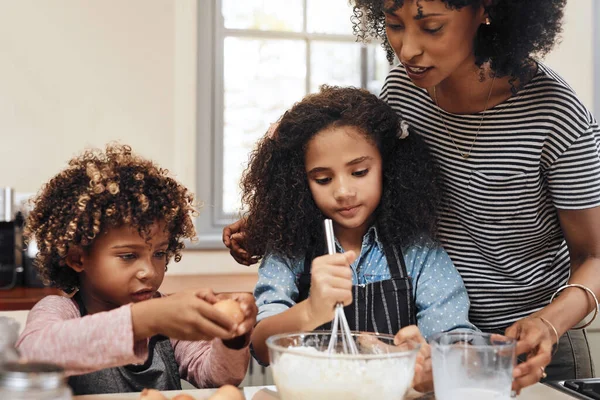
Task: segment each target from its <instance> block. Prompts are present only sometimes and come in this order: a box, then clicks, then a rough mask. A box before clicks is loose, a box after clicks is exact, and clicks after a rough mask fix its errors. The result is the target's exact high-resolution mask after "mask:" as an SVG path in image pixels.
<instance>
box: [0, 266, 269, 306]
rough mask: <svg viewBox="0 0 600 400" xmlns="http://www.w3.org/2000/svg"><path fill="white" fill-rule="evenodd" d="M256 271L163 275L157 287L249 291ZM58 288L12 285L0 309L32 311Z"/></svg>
mask: <svg viewBox="0 0 600 400" xmlns="http://www.w3.org/2000/svg"><path fill="white" fill-rule="evenodd" d="M257 279H258V276H257V275H256V274H215V275H168V274H167V275H166V276H165V279H164V281H163V284H162V285H161V287H160V291H161V292H162V293H175V292H179V291H182V290H185V289H192V288H211V289H213V291H215V292H217V293H219V292H252V291H253V290H254V285H255V284H256V281H257ZM51 294H56V295H60V294H61V291H60V290H58V289H54V288H27V287H15V288H12V289H9V290H0V311H14V310H31V308H32V307H33V306H34V305H35V303H37V302H38V301H40V300H41V299H43V298H44V297H45V296H48V295H51Z"/></svg>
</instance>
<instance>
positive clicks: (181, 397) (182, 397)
mask: <svg viewBox="0 0 600 400" xmlns="http://www.w3.org/2000/svg"><path fill="white" fill-rule="evenodd" d="M171 400H196V399H195V398H193V397H192V396H190V395H189V394H178V395H177V396H175V397H173V398H172V399H171Z"/></svg>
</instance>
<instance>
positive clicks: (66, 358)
mask: <svg viewBox="0 0 600 400" xmlns="http://www.w3.org/2000/svg"><path fill="white" fill-rule="evenodd" d="M17 349H18V350H19V352H20V353H21V356H22V357H23V358H24V359H26V360H29V361H40V362H51V363H54V364H58V365H60V366H61V367H63V368H64V369H65V371H66V374H67V376H70V375H80V374H85V373H89V372H93V371H97V370H100V369H104V368H111V367H116V366H120V365H126V364H132V363H143V362H144V361H145V360H146V358H147V357H148V340H147V339H144V340H139V341H134V335H133V327H132V322H131V308H130V306H129V305H126V306H122V307H119V308H117V309H115V310H112V311H108V312H102V313H97V314H93V315H87V316H85V317H81V315H80V314H79V310H78V308H77V305H76V304H75V302H74V301H73V300H71V299H69V298H66V297H60V296H48V297H45V298H44V299H42V300H41V301H40V302H38V303H37V304H36V305H35V306H34V307H33V308H32V309H31V311H30V312H29V315H28V317H27V324H26V325H25V329H24V331H23V333H22V334H21V336H20V337H19V340H18V341H17Z"/></svg>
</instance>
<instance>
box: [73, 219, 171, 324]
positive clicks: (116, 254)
mask: <svg viewBox="0 0 600 400" xmlns="http://www.w3.org/2000/svg"><path fill="white" fill-rule="evenodd" d="M164 226H165V225H164V224H163V223H157V224H154V225H153V226H152V227H151V231H150V237H149V240H145V239H144V238H143V237H141V236H140V234H139V233H138V231H137V230H136V229H133V228H132V227H130V226H122V227H118V228H111V229H108V230H106V231H105V232H103V233H102V234H100V235H99V236H98V237H97V238H96V240H95V241H94V242H93V244H92V246H91V249H90V250H89V251H88V252H82V253H79V254H78V255H77V256H75V255H73V256H71V255H69V256H68V262H67V263H68V265H69V266H70V267H71V268H73V269H74V270H75V271H77V272H79V275H80V290H81V292H82V296H83V299H84V300H85V302H86V307H87V309H88V312H89V313H95V312H100V311H108V310H112V309H114V308H117V307H120V306H122V305H124V304H128V303H135V302H138V301H142V300H147V299H150V298H152V297H153V296H154V295H155V294H156V292H157V290H158V288H159V287H160V285H161V283H162V281H163V278H164V275H165V269H166V265H167V253H166V251H167V248H168V245H169V237H170V235H169V232H167V231H165V229H164ZM77 257H78V258H77ZM74 261H76V262H74Z"/></svg>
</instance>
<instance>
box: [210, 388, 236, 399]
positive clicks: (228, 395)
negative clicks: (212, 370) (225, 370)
mask: <svg viewBox="0 0 600 400" xmlns="http://www.w3.org/2000/svg"><path fill="white" fill-rule="evenodd" d="M208 400H244V395H243V394H242V392H241V391H240V390H239V389H238V388H236V387H235V386H231V385H225V386H221V387H220V388H219V390H217V391H216V392H215V394H213V395H212V396H210V397H209V398H208Z"/></svg>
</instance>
